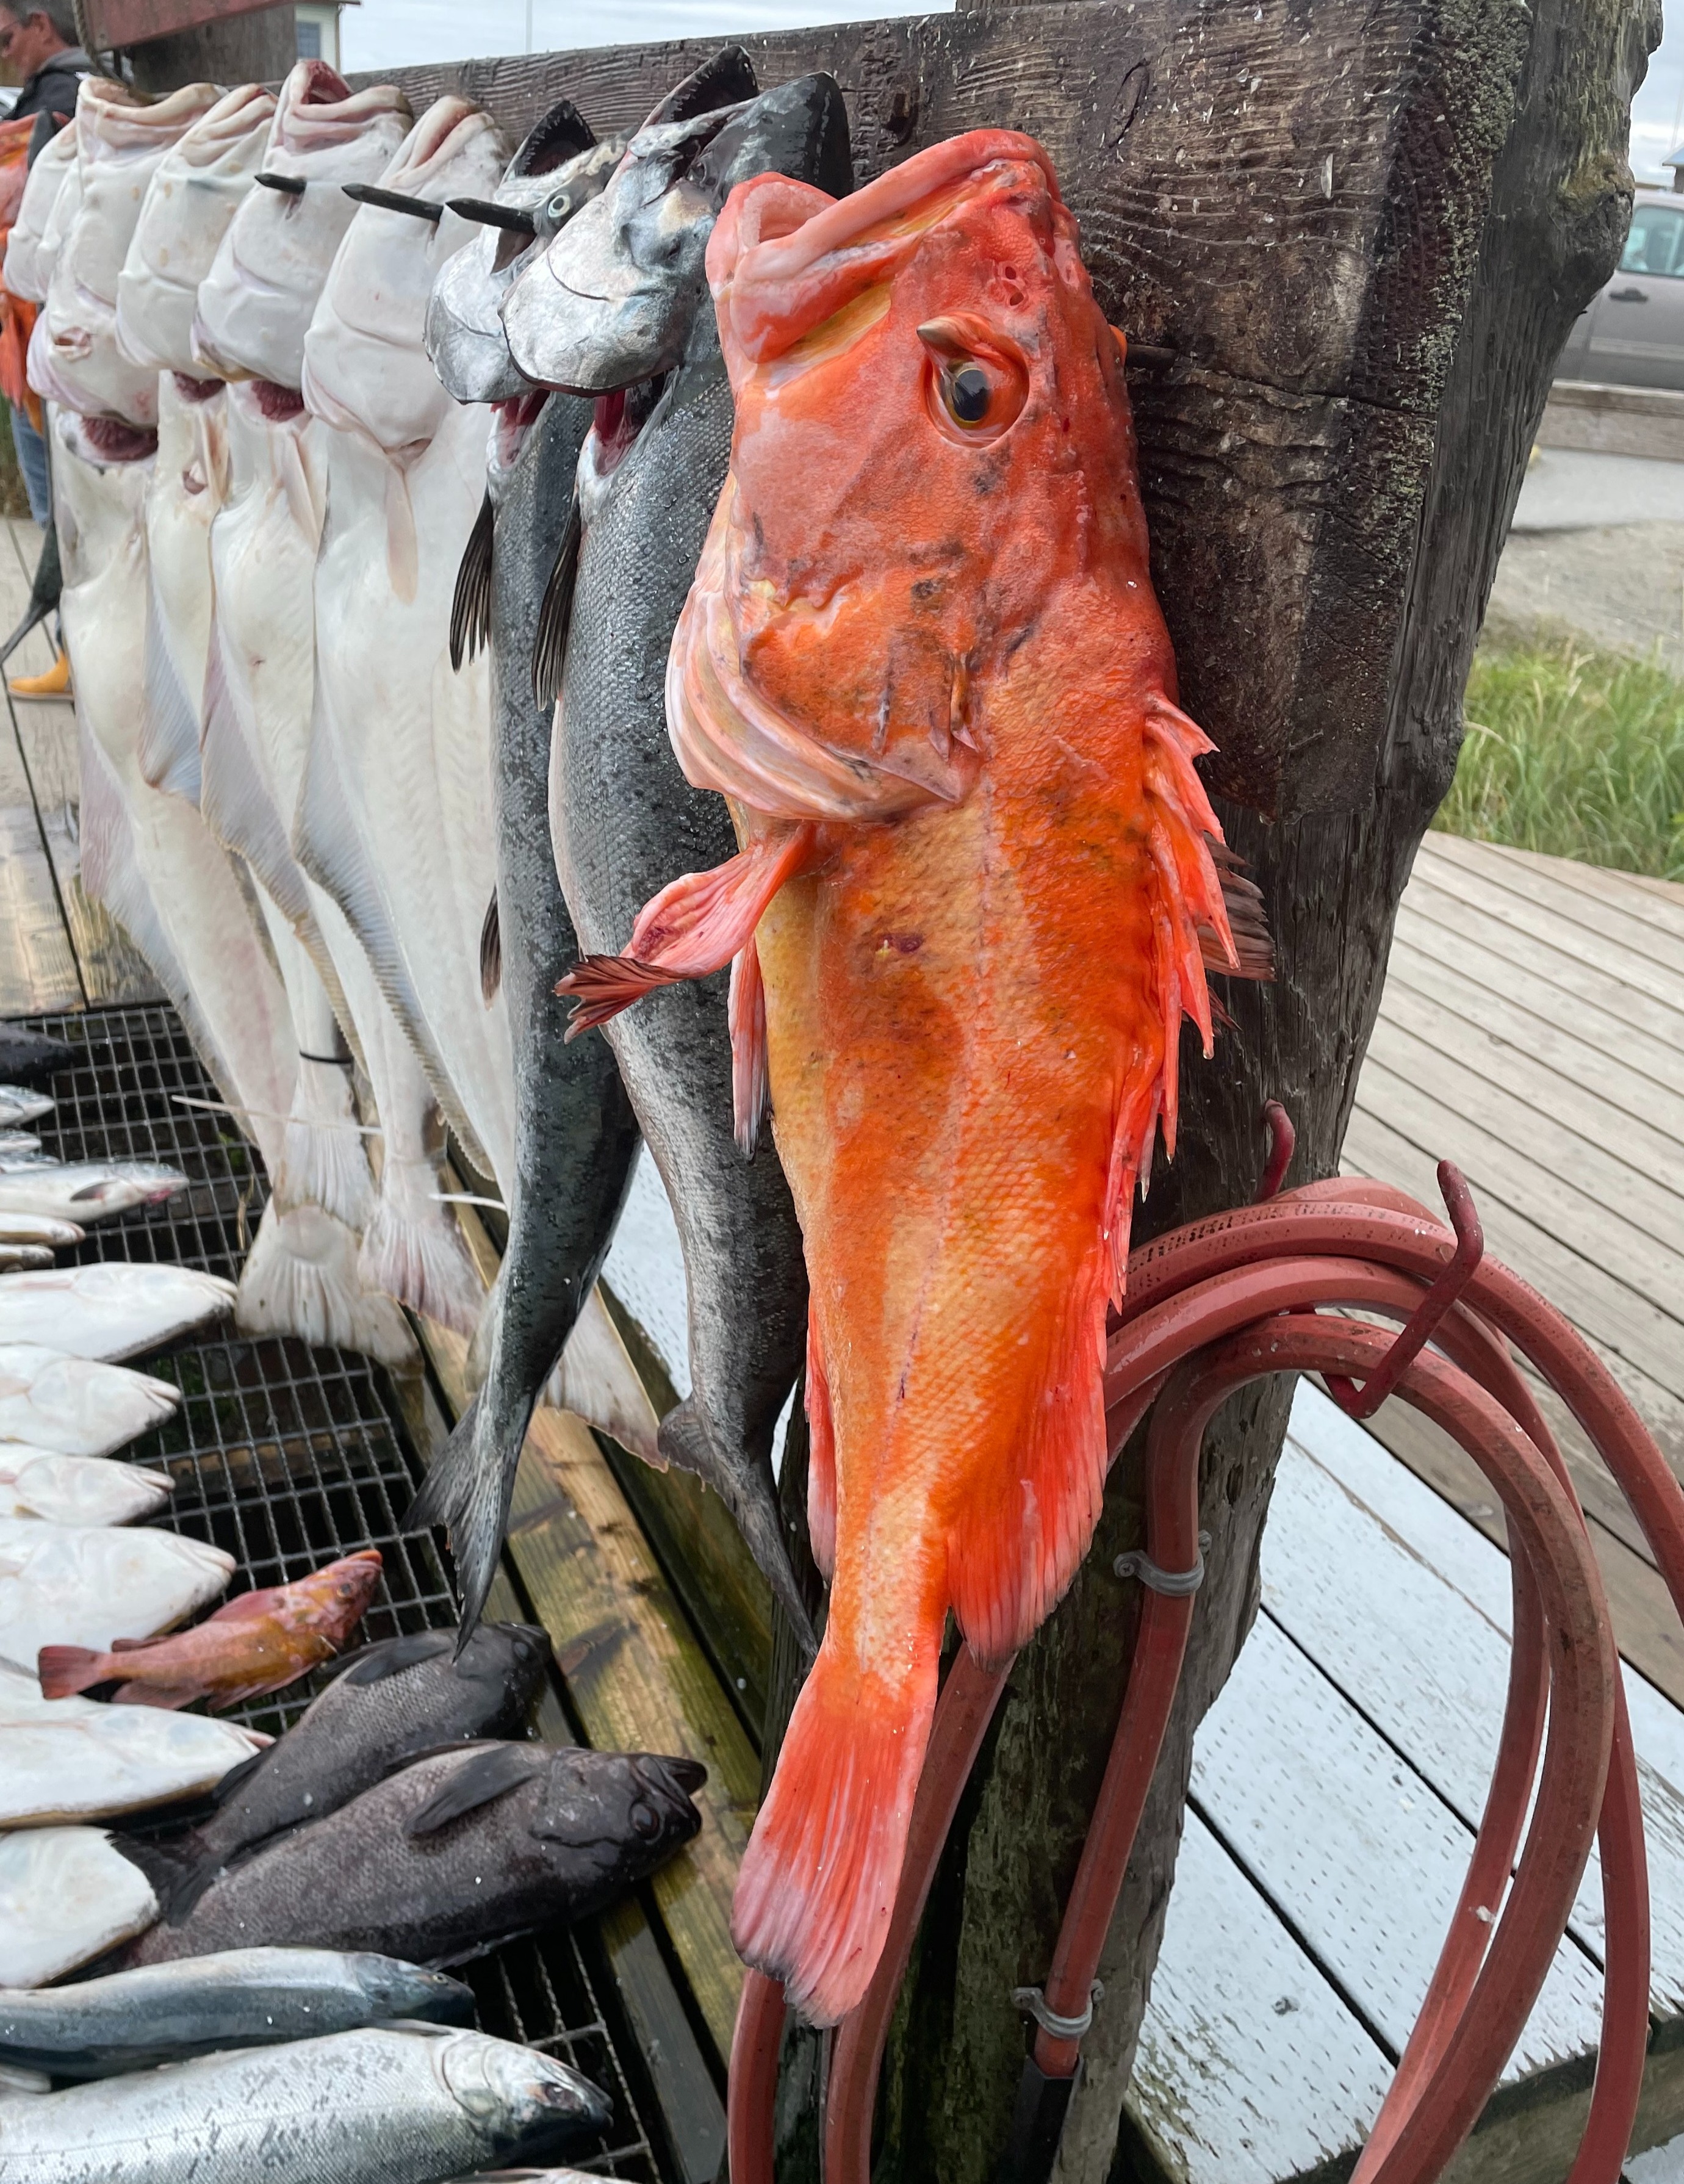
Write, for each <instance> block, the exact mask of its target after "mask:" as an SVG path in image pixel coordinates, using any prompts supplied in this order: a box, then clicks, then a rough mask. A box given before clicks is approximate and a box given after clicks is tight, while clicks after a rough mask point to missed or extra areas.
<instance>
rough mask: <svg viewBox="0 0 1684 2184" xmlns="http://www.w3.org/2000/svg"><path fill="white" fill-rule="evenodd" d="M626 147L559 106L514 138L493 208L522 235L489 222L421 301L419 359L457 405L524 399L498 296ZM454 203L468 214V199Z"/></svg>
mask: <svg viewBox="0 0 1684 2184" xmlns="http://www.w3.org/2000/svg"><path fill="white" fill-rule="evenodd" d="M624 150H625V145H624V144H623V142H620V139H618V138H615V139H614V140H612V141H611V142H608V143H605V144H599V143H597V139H596V136H595V134H594V133H593V131H592V128H591V125H590V124H589V122H587V121H586V120H585V118H584V116H583V115H582V114H581V113H580V111H579V109H578V108H577V107H576V106H575V105H574V103H573V102H572V100H571V99H568V98H559V99H558V100H557V101H556V103H555V104H554V105H553V106H552V107H551V108H550V109H549V111H548V112H547V114H544V115H543V116H542V118H541V119H540V120H538V122H537V123H536V125H535V126H534V127H533V128H532V129H531V130H530V131H528V133H527V135H526V136H525V137H524V138H523V139H522V140H521V142H520V148H519V149H518V150H517V151H516V153H515V154H514V158H513V159H511V160H510V161H509V166H508V170H507V171H506V172H505V174H504V175H503V180H502V181H500V182H499V183H498V184H497V193H496V195H495V197H494V198H492V205H493V206H496V207H498V208H500V209H502V210H503V212H504V213H505V214H514V215H515V216H516V217H517V218H518V219H521V220H525V221H526V222H529V223H530V225H529V226H527V227H526V228H525V231H524V232H523V231H521V229H520V227H518V226H497V225H496V224H495V223H494V222H492V221H491V220H487V221H486V223H485V232H484V234H483V235H481V236H480V237H477V238H476V239H475V241H474V242H470V244H469V245H468V247H467V248H466V249H465V250H459V251H458V252H457V253H456V254H455V256H454V257H453V258H452V259H450V260H449V262H448V263H447V265H445V266H444V267H443V268H442V270H441V272H440V274H439V276H438V279H437V280H436V281H435V282H434V284H433V292H432V294H431V297H430V298H429V299H428V303H427V322H426V331H425V342H426V349H427V354H428V355H429V356H430V357H431V359H432V360H433V365H434V368H435V369H436V371H437V373H438V376H439V379H440V382H441V383H442V385H443V386H444V387H445V388H446V390H447V392H448V393H451V394H453V395H454V396H455V398H456V399H457V400H458V401H459V402H508V401H512V400H514V399H515V398H518V397H519V396H520V395H522V394H525V393H528V392H529V391H530V382H528V381H526V380H525V378H523V377H522V376H521V374H520V372H518V371H517V370H515V369H514V365H513V363H512V362H511V361H510V359H509V343H508V342H507V340H506V339H505V337H504V335H503V321H502V319H501V317H500V316H499V309H500V306H501V304H502V302H503V297H504V296H505V295H506V294H507V293H508V292H509V287H511V286H512V284H513V283H514V281H515V280H516V279H517V278H518V276H520V273H521V272H522V271H523V270H525V266H526V265H527V263H528V262H529V260H530V259H531V256H532V254H533V253H535V252H537V251H542V249H543V248H545V247H546V245H547V243H548V242H549V241H550V239H551V237H553V236H554V235H555V234H556V232H557V231H558V230H559V228H561V227H562V226H564V225H565V223H566V222H567V221H568V220H570V219H572V217H573V216H574V214H575V213H577V212H578V211H579V210H580V209H581V207H583V206H584V205H586V204H588V203H589V202H590V200H591V199H592V198H593V197H595V196H596V194H597V192H598V191H599V190H600V189H601V188H602V187H603V183H604V182H606V181H607V180H608V178H609V175H610V174H612V173H613V171H614V168H615V167H616V166H617V165H618V164H619V163H620V154H621V153H622V152H623V151H624ZM458 202H459V208H460V209H468V207H469V201H468V200H465V199H464V200H459V201H458ZM473 216H474V215H473V214H472V213H471V212H470V217H473Z"/></svg>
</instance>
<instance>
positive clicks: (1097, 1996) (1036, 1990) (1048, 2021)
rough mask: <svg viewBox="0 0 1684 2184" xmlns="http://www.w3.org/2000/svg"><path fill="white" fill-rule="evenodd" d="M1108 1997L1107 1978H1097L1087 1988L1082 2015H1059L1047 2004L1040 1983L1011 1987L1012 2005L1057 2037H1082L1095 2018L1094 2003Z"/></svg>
mask: <svg viewBox="0 0 1684 2184" xmlns="http://www.w3.org/2000/svg"><path fill="white" fill-rule="evenodd" d="M1104 1999H1105V1982H1104V1981H1103V1980H1095V1981H1094V1982H1093V1985H1092V1987H1091V1988H1090V1989H1089V1990H1088V1996H1087V2009H1084V2010H1083V2012H1082V2013H1081V2016H1080V2017H1060V2016H1059V2014H1058V2012H1057V2011H1056V2010H1054V2009H1048V2007H1047V1997H1046V1994H1045V1992H1043V1991H1042V1988H1040V1987H1038V1986H1014V1988H1013V1989H1012V2008H1013V2009H1016V2010H1020V2011H1021V2012H1022V2013H1023V2014H1024V2015H1025V2017H1032V2018H1033V2019H1034V2020H1035V2021H1036V2023H1037V2025H1039V2026H1040V2027H1041V2030H1042V2031H1043V2032H1049V2033H1051V2035H1052V2036H1053V2039H1054V2040H1080V2039H1081V2036H1082V2035H1083V2034H1084V2033H1085V2032H1086V2031H1087V2028H1088V2026H1089V2025H1092V2022H1093V2005H1094V2003H1096V2002H1103V2001H1104Z"/></svg>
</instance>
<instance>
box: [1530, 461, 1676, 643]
mask: <svg viewBox="0 0 1684 2184" xmlns="http://www.w3.org/2000/svg"><path fill="white" fill-rule="evenodd" d="M1679 467H1680V469H1681V470H1684V465H1679ZM1540 621H1542V622H1551V623H1554V624H1556V625H1557V626H1558V627H1559V625H1561V624H1563V623H1565V624H1566V625H1567V626H1568V627H1570V628H1572V629H1576V630H1579V631H1581V632H1583V634H1584V635H1585V636H1587V637H1588V638H1592V640H1593V641H1594V642H1595V643H1598V644H1602V645H1606V646H1607V647H1608V648H1609V650H1610V651H1615V652H1629V653H1633V654H1636V655H1639V656H1647V655H1651V654H1654V653H1657V652H1658V654H1659V659H1660V660H1661V663H1662V665H1663V666H1666V667H1668V668H1670V670H1671V671H1672V672H1673V673H1674V674H1675V675H1681V676H1684V523H1653V522H1651V523H1622V524H1604V525H1598V526H1592V527H1589V528H1587V529H1585V530H1579V531H1567V530H1548V531H1521V530H1520V529H1518V528H1517V529H1516V530H1514V531H1513V532H1510V534H1509V543H1508V544H1507V545H1506V546H1505V547H1504V548H1503V559H1502V560H1501V561H1500V562H1499V563H1498V570H1497V582H1496V583H1495V585H1494V586H1493V587H1492V594H1491V605H1490V609H1489V610H1488V612H1487V616H1486V623H1487V628H1488V629H1489V630H1490V631H1491V632H1492V635H1497V634H1498V633H1500V632H1503V631H1504V630H1506V629H1510V628H1512V627H1514V625H1515V624H1517V623H1518V624H1522V625H1524V624H1527V623H1535V622H1540Z"/></svg>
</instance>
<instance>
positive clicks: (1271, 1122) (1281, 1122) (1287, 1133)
mask: <svg viewBox="0 0 1684 2184" xmlns="http://www.w3.org/2000/svg"><path fill="white" fill-rule="evenodd" d="M1263 1119H1264V1123H1266V1124H1267V1125H1268V1128H1269V1159H1268V1162H1266V1164H1265V1165H1264V1171H1263V1180H1262V1182H1261V1183H1260V1184H1259V1185H1258V1186H1257V1195H1256V1197H1255V1198H1254V1199H1253V1201H1252V1204H1253V1206H1262V1205H1264V1204H1265V1203H1266V1202H1267V1201H1269V1200H1270V1199H1271V1198H1273V1197H1274V1196H1275V1195H1276V1193H1277V1192H1278V1191H1279V1190H1280V1188H1281V1184H1283V1183H1284V1182H1285V1181H1286V1179H1287V1169H1288V1168H1289V1167H1291V1166H1292V1153H1293V1150H1294V1148H1295V1147H1296V1145H1297V1144H1298V1132H1297V1131H1296V1130H1295V1129H1294V1128H1292V1117H1291V1116H1290V1115H1289V1114H1288V1113H1287V1111H1286V1109H1285V1108H1284V1107H1283V1106H1281V1102H1280V1101H1279V1100H1264V1105H1263Z"/></svg>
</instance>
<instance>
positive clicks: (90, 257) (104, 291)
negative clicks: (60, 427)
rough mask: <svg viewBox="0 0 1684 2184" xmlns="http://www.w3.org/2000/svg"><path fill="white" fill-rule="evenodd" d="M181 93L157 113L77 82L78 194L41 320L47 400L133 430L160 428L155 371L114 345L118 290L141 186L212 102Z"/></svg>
mask: <svg viewBox="0 0 1684 2184" xmlns="http://www.w3.org/2000/svg"><path fill="white" fill-rule="evenodd" d="M216 96H217V94H216V92H215V89H214V86H212V85H210V84H203V83H200V84H188V85H186V86H184V87H183V88H182V89H181V90H180V91H177V92H172V93H171V94H170V97H168V98H164V99H159V100H158V102H157V103H155V104H153V105H144V104H142V103H138V102H137V101H136V99H135V97H134V96H133V94H132V93H131V92H129V91H128V90H126V89H125V86H123V85H121V84H118V83H113V82H111V81H108V80H107V79H105V78H103V77H97V76H85V77H84V78H83V79H82V83H81V90H80V92H78V95H77V100H76V118H75V124H74V126H75V132H76V175H77V194H76V198H75V212H74V215H73V216H72V217H71V218H70V220H69V221H68V223H67V225H66V226H65V228H64V239H63V241H62V242H61V244H60V245H59V248H58V252H57V254H56V256H55V258H54V260H53V273H52V277H51V279H50V280H49V281H48V283H47V302H46V304H45V307H44V308H43V309H42V327H43V328H44V333H43V336H42V343H43V349H44V358H45V361H46V363H47V365H48V366H49V367H50V370H46V371H43V373H42V377H43V380H44V381H48V382H50V383H49V384H48V385H47V394H48V398H50V399H52V400H53V401H57V402H58V403H60V404H65V405H66V406H68V407H69V408H71V409H79V410H81V411H83V412H85V413H86V414H87V415H113V416H117V417H121V418H122V419H124V420H125V422H127V423H129V424H131V425H138V426H151V425H153V424H155V423H156V422H157V421H158V374H157V370H156V368H155V367H154V368H150V369H149V368H147V367H146V366H143V365H137V364H136V363H134V362H133V361H132V360H131V359H130V358H129V357H127V356H126V355H125V354H124V353H123V351H122V349H121V348H119V344H118V340H117V287H118V281H119V276H120V274H121V272H122V269H123V261H124V258H125V253H126V252H127V250H128V247H129V242H130V238H131V237H132V235H133V233H134V231H135V226H136V221H137V220H139V218H140V212H141V207H142V203H143V201H144V198H145V195H146V190H147V183H148V181H149V180H150V178H151V176H152V175H153V171H154V170H155V169H156V167H157V166H158V162H159V161H160V160H161V159H163V157H164V154H165V153H166V152H167V151H168V150H169V149H170V147H171V146H172V145H173V144H174V143H175V142H176V140H177V139H178V138H179V137H180V136H181V135H182V134H183V133H184V131H186V128H187V127H188V125H189V124H190V123H191V122H192V121H193V120H196V119H197V117H198V115H199V114H203V112H204V111H205V109H207V108H208V106H210V105H213V104H214V103H215V99H216Z"/></svg>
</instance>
